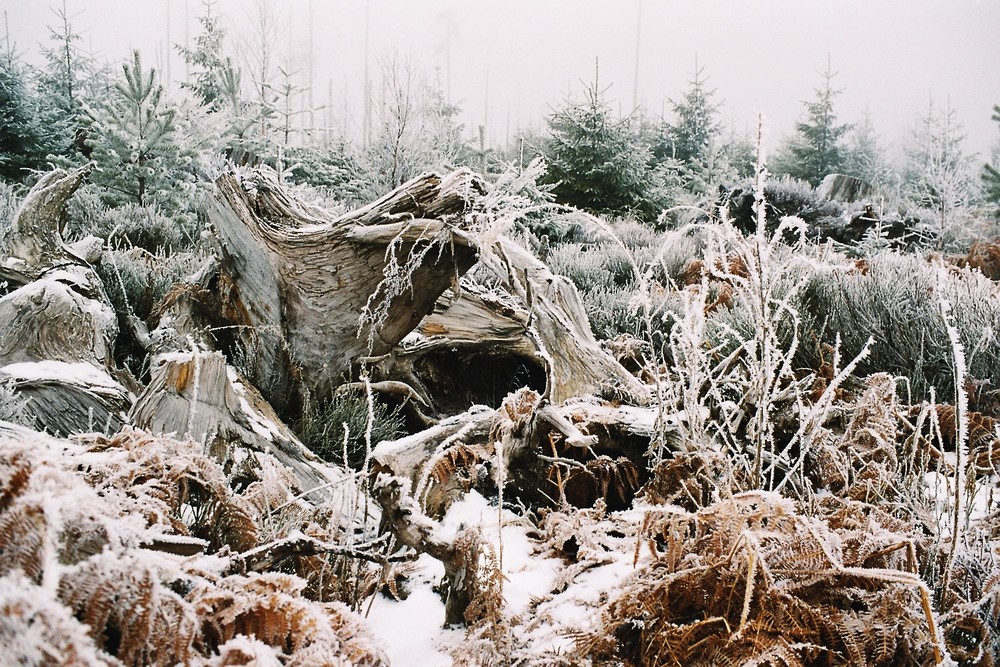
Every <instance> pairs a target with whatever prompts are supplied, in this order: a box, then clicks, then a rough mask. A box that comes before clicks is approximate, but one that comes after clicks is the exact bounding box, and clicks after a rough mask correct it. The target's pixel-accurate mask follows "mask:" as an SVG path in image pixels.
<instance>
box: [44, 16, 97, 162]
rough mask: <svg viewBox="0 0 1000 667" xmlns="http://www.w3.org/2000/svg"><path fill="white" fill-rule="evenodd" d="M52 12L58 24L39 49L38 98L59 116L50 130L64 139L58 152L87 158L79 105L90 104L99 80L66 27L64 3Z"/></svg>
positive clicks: (90, 60) (77, 36)
mask: <svg viewBox="0 0 1000 667" xmlns="http://www.w3.org/2000/svg"><path fill="white" fill-rule="evenodd" d="M53 11H54V12H55V15H56V17H57V18H58V20H59V21H58V23H57V24H56V26H49V27H48V28H49V39H50V44H51V45H50V46H48V47H43V48H42V55H43V57H44V58H45V66H44V68H43V69H42V70H41V72H40V73H39V76H38V89H39V94H40V95H41V96H43V97H44V98H45V99H47V100H48V101H49V103H50V104H51V105H52V106H53V107H55V108H56V109H58V110H59V112H60V114H59V116H60V117H59V119H58V124H57V125H56V126H54V128H53V129H54V130H58V131H60V132H62V133H63V135H64V137H63V139H62V143H63V144H64V146H63V149H64V150H61V151H60V152H64V153H67V154H71V153H73V152H76V153H83V154H84V156H89V148H88V147H87V145H86V126H87V124H88V120H87V118H86V116H85V114H84V109H83V101H84V100H88V99H89V100H90V103H91V104H93V103H94V102H93V100H94V97H95V96H96V95H97V93H98V91H99V88H100V83H101V79H102V77H101V76H100V71H99V69H98V68H97V66H96V65H95V63H94V59H93V58H92V57H90V56H89V55H87V54H86V53H85V52H84V51H83V50H82V49H81V48H80V43H81V42H82V41H83V38H82V37H81V36H80V34H79V33H77V32H76V31H75V30H74V29H73V25H72V23H70V20H69V16H68V14H67V13H66V2H65V0H64V1H63V5H62V7H61V8H59V9H55V10H53Z"/></svg>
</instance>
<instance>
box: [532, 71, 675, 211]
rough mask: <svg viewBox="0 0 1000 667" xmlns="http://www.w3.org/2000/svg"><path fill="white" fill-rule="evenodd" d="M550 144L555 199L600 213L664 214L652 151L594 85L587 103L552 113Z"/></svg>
mask: <svg viewBox="0 0 1000 667" xmlns="http://www.w3.org/2000/svg"><path fill="white" fill-rule="evenodd" d="M548 125H549V133H550V135H551V136H550V139H549V141H548V142H547V145H546V147H545V159H546V161H547V163H548V171H547V173H546V176H545V179H544V181H545V182H546V183H549V184H553V186H554V187H553V189H552V192H553V194H555V196H556V199H557V200H559V201H561V202H563V203H566V204H569V205H571V206H576V207H578V208H582V209H586V210H589V211H594V212H597V213H623V212H627V211H631V212H635V213H637V214H639V215H640V216H643V217H645V218H651V217H654V216H655V215H656V214H658V213H659V210H660V203H661V202H660V201H659V200H658V198H657V196H656V191H657V188H656V182H657V181H656V176H655V172H654V171H653V169H652V168H651V166H650V163H651V162H652V159H651V158H652V154H651V153H650V150H649V148H648V146H647V145H646V144H645V143H644V142H643V141H642V138H641V136H640V135H639V133H637V132H635V131H634V130H633V127H632V122H631V120H630V119H628V118H623V119H620V120H619V119H615V118H614V117H613V116H612V114H611V110H610V109H609V108H608V107H607V105H605V104H604V102H603V101H601V98H600V94H599V92H598V90H597V86H596V85H595V86H594V87H593V88H589V89H588V90H587V99H586V100H585V101H584V102H583V103H582V104H580V103H573V102H569V101H567V103H566V104H565V105H564V106H563V107H562V108H561V109H559V110H557V111H556V112H555V113H553V114H552V115H551V116H549V118H548Z"/></svg>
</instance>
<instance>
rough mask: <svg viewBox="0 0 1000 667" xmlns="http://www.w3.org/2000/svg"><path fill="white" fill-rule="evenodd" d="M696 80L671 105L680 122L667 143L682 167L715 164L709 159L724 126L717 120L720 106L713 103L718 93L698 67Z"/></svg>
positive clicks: (675, 125)
mask: <svg viewBox="0 0 1000 667" xmlns="http://www.w3.org/2000/svg"><path fill="white" fill-rule="evenodd" d="M695 68H696V69H695V73H694V79H692V80H691V81H690V82H689V83H690V87H689V88H688V91H687V92H686V93H685V94H684V97H683V99H681V100H680V101H676V102H675V101H671V104H672V105H673V110H674V115H675V116H676V117H677V120H676V122H675V123H674V124H673V125H671V126H668V127H667V131H666V137H665V139H666V140H667V141H669V142H670V148H671V153H672V156H673V157H674V158H676V159H678V160H680V161H681V162H682V163H688V164H689V163H691V162H692V161H695V160H698V161H701V162H708V161H711V157H710V156H709V155H708V153H709V152H710V151H715V150H716V149H717V147H718V144H717V143H716V144H715V146H714V147H713V141H715V140H716V139H717V138H718V135H719V130H720V127H721V126H720V124H719V122H718V120H717V117H718V115H719V104H718V103H716V102H713V101H712V97H713V96H714V95H715V91H714V90H708V89H706V88H705V79H703V78H702V72H703V71H704V68H700V69H699V68H697V64H696V65H695Z"/></svg>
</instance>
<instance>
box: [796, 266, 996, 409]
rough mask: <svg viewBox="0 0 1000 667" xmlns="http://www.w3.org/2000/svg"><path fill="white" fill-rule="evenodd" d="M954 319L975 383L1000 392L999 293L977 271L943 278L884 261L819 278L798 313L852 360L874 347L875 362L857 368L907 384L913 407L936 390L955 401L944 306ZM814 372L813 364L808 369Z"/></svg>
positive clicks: (931, 270)
mask: <svg viewBox="0 0 1000 667" xmlns="http://www.w3.org/2000/svg"><path fill="white" fill-rule="evenodd" d="M942 296H943V297H944V298H945V299H947V301H948V303H950V304H951V315H952V317H953V318H954V323H955V327H956V328H957V330H958V332H959V336H960V338H961V341H962V344H963V345H964V347H965V349H966V350H967V351H968V352H967V357H968V364H969V376H970V378H969V379H970V380H973V381H988V382H989V383H990V386H991V387H994V388H995V387H1000V344H998V342H997V339H996V336H997V330H996V328H997V326H998V325H997V323H998V322H1000V299H998V296H1000V288H998V287H997V285H996V283H993V282H991V281H989V280H987V279H986V278H985V277H983V275H982V274H981V273H979V272H978V271H972V270H969V269H950V270H948V271H940V270H938V268H937V267H935V266H934V264H932V263H931V262H929V261H927V260H925V259H922V258H920V257H917V256H914V255H903V254H897V253H884V254H881V255H878V256H875V257H872V258H870V259H868V260H866V261H865V262H863V263H861V264H859V265H858V266H857V267H856V268H853V269H850V270H838V271H826V272H819V273H815V274H813V276H812V277H811V278H810V279H809V280H808V282H807V283H806V285H805V286H804V287H803V289H802V293H801V299H800V310H801V312H802V313H803V315H804V316H805V322H806V324H805V326H806V328H807V329H808V331H809V333H808V334H806V336H804V337H803V338H807V337H808V338H815V339H816V340H819V341H822V342H823V343H826V344H828V345H831V346H832V345H833V344H834V343H835V340H836V338H837V337H838V336H839V339H840V342H841V354H842V355H843V356H844V357H845V358H851V357H853V356H854V355H856V354H858V352H860V350H861V348H862V347H863V346H864V344H865V341H866V340H867V339H868V337H869V336H871V337H872V338H873V339H874V342H873V345H872V348H871V354H870V355H869V356H868V357H867V358H866V359H865V360H864V361H863V362H862V363H861V364H860V365H859V367H858V372H859V373H860V374H862V375H867V374H869V373H874V372H879V371H881V372H887V373H891V374H893V375H897V376H903V377H906V378H908V379H909V385H910V387H909V389H910V396H911V398H912V399H913V400H914V401H918V400H921V399H924V398H926V397H927V396H928V395H929V391H930V389H931V388H932V387H933V388H935V389H936V390H937V395H938V397H939V398H940V399H941V400H944V401H951V400H952V399H953V397H954V392H955V386H954V378H953V357H952V351H951V345H950V344H949V342H948V334H947V331H946V329H945V324H944V321H943V320H942V318H941V314H940V307H939V300H940V297H942ZM807 363H809V365H813V363H814V362H811V361H810V362H807Z"/></svg>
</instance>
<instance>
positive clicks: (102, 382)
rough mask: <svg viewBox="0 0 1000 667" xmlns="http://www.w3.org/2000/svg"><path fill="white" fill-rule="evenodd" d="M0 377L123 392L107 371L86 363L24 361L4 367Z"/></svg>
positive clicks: (0, 371) (1, 369)
mask: <svg viewBox="0 0 1000 667" xmlns="http://www.w3.org/2000/svg"><path fill="white" fill-rule="evenodd" d="M0 375H7V376H9V377H11V378H13V379H14V380H15V381H18V382H40V381H46V380H58V381H59V382H62V383H66V384H75V385H80V386H85V387H100V388H105V389H111V390H116V391H121V390H122V389H121V385H119V384H118V383H117V382H115V381H114V380H113V379H112V378H111V376H110V375H108V373H107V371H105V370H103V369H101V368H98V367H97V366H94V365H92V364H88V363H85V362H75V363H69V362H66V361H50V360H46V361H24V362H20V363H16V364H7V365H6V366H3V367H2V368H0Z"/></svg>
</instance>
